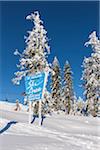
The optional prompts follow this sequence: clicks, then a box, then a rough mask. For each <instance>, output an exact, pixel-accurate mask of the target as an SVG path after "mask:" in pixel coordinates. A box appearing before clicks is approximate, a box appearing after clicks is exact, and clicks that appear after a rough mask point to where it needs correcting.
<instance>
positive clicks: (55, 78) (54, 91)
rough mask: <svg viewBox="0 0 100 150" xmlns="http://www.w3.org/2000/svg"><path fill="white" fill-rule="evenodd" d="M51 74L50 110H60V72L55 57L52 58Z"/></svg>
mask: <svg viewBox="0 0 100 150" xmlns="http://www.w3.org/2000/svg"><path fill="white" fill-rule="evenodd" d="M52 70H53V72H52V74H51V95H52V101H53V102H52V109H53V110H54V111H58V110H61V70H60V65H59V62H58V59H57V57H55V58H54V61H53V65H52Z"/></svg>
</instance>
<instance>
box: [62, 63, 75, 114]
mask: <svg viewBox="0 0 100 150" xmlns="http://www.w3.org/2000/svg"><path fill="white" fill-rule="evenodd" d="M63 98H64V105H65V111H66V113H67V114H69V113H70V112H72V111H74V94H73V84H72V71H71V67H70V64H69V63H68V61H66V63H65V66H64V83H63Z"/></svg>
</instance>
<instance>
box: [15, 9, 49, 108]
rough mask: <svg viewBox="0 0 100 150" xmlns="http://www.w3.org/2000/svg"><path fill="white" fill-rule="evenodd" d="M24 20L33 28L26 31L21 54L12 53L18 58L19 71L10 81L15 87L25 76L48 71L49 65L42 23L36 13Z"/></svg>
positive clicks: (46, 42)
mask: <svg viewBox="0 0 100 150" xmlns="http://www.w3.org/2000/svg"><path fill="white" fill-rule="evenodd" d="M26 19H29V20H31V21H32V22H33V23H34V27H33V29H32V31H28V37H25V39H26V40H25V43H26V48H25V50H24V51H23V52H22V54H21V53H20V52H19V51H18V50H16V51H15V52H14V54H15V55H19V56H20V59H19V65H17V67H18V68H19V71H17V72H15V76H16V77H15V78H13V79H12V81H13V83H14V84H17V85H19V84H20V81H21V80H22V78H23V77H25V76H27V75H33V74H34V73H36V72H41V71H45V72H48V71H50V65H49V64H48V61H47V55H48V54H49V53H50V47H49V45H48V38H47V31H46V30H45V29H44V26H43V21H42V20H41V19H40V15H39V13H38V11H35V12H34V13H32V14H31V15H28V16H27V17H26ZM43 103H44V102H43ZM44 104H45V103H44ZM43 107H44V105H43Z"/></svg>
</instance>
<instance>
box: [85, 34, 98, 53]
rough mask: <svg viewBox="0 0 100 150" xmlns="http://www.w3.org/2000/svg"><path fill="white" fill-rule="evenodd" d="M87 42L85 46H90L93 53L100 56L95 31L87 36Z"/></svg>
mask: <svg viewBox="0 0 100 150" xmlns="http://www.w3.org/2000/svg"><path fill="white" fill-rule="evenodd" d="M89 39H90V40H89V41H88V42H86V43H85V46H89V45H91V46H92V48H93V51H94V52H97V53H99V54H100V40H99V38H98V37H97V36H96V31H94V32H92V33H91V34H90V35H89Z"/></svg>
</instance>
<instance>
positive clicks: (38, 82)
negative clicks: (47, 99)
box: [25, 72, 45, 101]
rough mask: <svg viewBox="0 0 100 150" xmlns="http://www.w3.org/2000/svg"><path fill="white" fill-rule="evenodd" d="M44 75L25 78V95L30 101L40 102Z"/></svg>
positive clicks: (39, 74)
mask: <svg viewBox="0 0 100 150" xmlns="http://www.w3.org/2000/svg"><path fill="white" fill-rule="evenodd" d="M44 80H45V73H44V72H42V73H37V74H35V75H33V76H26V77H25V87H26V94H27V96H28V98H29V100H31V101H35V100H40V99H41V98H42V92H43V88H44Z"/></svg>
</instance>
